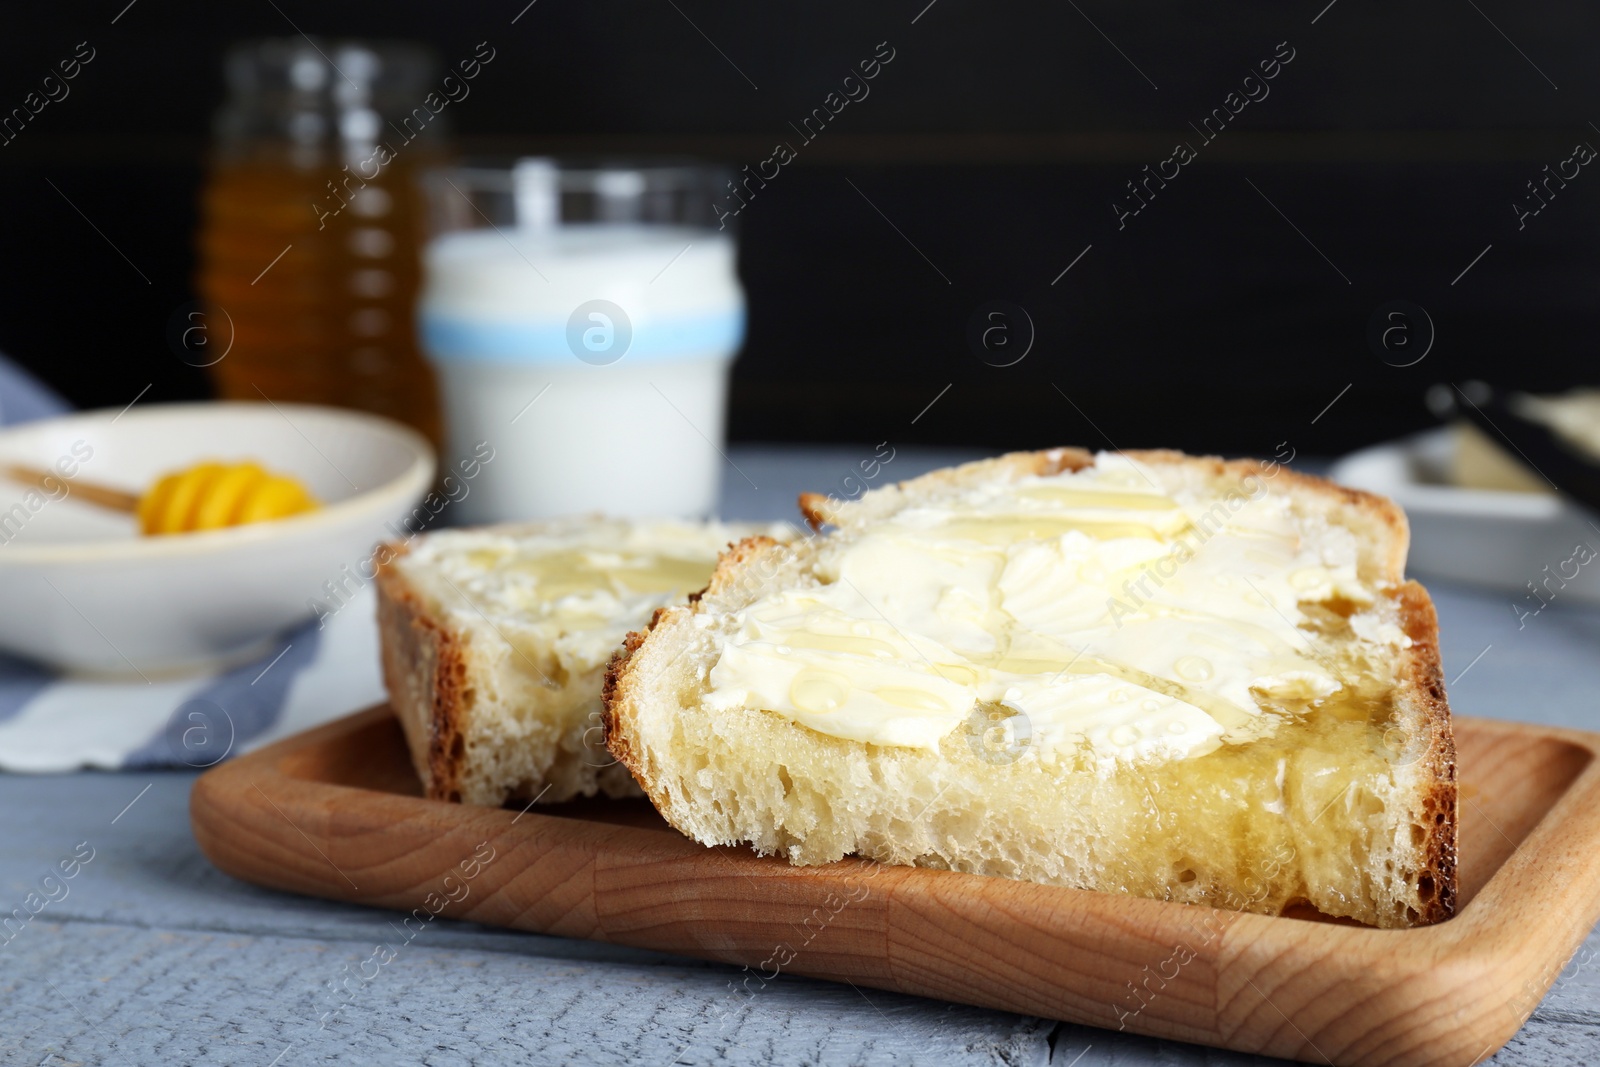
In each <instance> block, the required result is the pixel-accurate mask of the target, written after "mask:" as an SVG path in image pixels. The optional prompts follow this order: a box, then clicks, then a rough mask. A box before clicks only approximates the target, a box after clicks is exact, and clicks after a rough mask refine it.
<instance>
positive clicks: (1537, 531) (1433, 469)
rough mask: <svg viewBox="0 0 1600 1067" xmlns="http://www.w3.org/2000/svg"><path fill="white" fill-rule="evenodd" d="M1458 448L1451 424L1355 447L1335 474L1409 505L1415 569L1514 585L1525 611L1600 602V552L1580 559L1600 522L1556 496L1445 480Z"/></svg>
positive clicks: (1516, 603) (1596, 539) (1591, 546)
mask: <svg viewBox="0 0 1600 1067" xmlns="http://www.w3.org/2000/svg"><path fill="white" fill-rule="evenodd" d="M1451 448H1452V441H1451V432H1450V430H1449V429H1439V430H1429V431H1428V432H1426V433H1421V434H1417V435H1416V436H1414V437H1408V438H1404V439H1402V440H1400V441H1395V442H1392V443H1390V444H1385V445H1377V446H1375V447H1372V448H1367V449H1363V450H1362V451H1360V452H1355V453H1352V454H1351V455H1349V456H1346V457H1345V458H1344V459H1342V460H1340V461H1339V462H1338V463H1336V464H1334V466H1333V469H1332V470H1331V471H1330V472H1329V474H1328V476H1329V477H1330V478H1332V479H1333V480H1334V481H1336V482H1339V483H1341V484H1343V485H1348V486H1352V487H1354V488H1356V489H1366V490H1369V491H1370V492H1374V493H1381V494H1383V495H1384V496H1386V497H1389V498H1390V499H1391V500H1393V501H1394V502H1395V503H1397V504H1399V505H1400V506H1401V507H1403V508H1404V509H1405V511H1406V516H1407V518H1409V519H1410V520H1411V556H1410V563H1409V567H1408V569H1409V570H1410V571H1411V572H1412V573H1414V574H1416V575H1419V576H1424V577H1426V576H1433V577H1439V578H1452V579H1455V580H1457V581H1462V582H1470V583H1472V584H1474V585H1481V586H1488V587H1490V588H1494V589H1503V590H1506V591H1507V592H1510V593H1512V594H1513V595H1512V596H1511V597H1510V598H1508V603H1509V604H1510V605H1512V606H1513V607H1514V608H1515V609H1516V610H1520V611H1536V610H1538V609H1539V608H1540V605H1541V603H1554V602H1556V601H1559V600H1564V599H1571V600H1583V601H1588V602H1590V603H1596V602H1600V559H1595V560H1593V561H1592V562H1589V563H1588V564H1587V565H1585V564H1583V563H1581V562H1579V561H1581V560H1582V559H1584V558H1586V557H1587V555H1588V554H1589V552H1594V551H1600V529H1597V528H1596V527H1597V526H1600V521H1597V520H1596V519H1595V518H1594V517H1593V516H1592V515H1590V514H1589V513H1588V512H1586V511H1584V510H1583V509H1581V508H1579V507H1578V506H1577V505H1575V504H1571V503H1568V502H1567V501H1566V500H1565V499H1563V498H1561V497H1557V496H1554V495H1546V494H1542V493H1516V492H1509V491H1504V490H1497V489H1457V488H1455V487H1453V486H1449V485H1445V484H1442V482H1443V475H1444V472H1445V471H1446V470H1447V469H1448V467H1449V462H1450V450H1451ZM1580 545H1583V546H1586V550H1585V552H1584V553H1582V554H1579V553H1576V551H1575V550H1576V549H1577V547H1578V546H1580ZM1547 568H1548V569H1547ZM1530 582H1531V583H1532V584H1533V585H1534V586H1535V587H1536V589H1537V595H1538V599H1536V598H1535V595H1534V593H1533V592H1530V590H1529V588H1528V584H1529V583H1530Z"/></svg>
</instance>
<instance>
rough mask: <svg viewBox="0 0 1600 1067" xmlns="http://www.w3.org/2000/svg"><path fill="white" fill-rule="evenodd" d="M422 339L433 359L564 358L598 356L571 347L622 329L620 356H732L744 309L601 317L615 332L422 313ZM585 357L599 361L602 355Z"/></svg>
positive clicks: (526, 361)
mask: <svg viewBox="0 0 1600 1067" xmlns="http://www.w3.org/2000/svg"><path fill="white" fill-rule="evenodd" d="M417 325H418V330H419V332H420V333H421V338H422V343H423V346H424V348H425V349H426V350H427V352H428V355H429V357H430V358H431V359H433V360H434V361H435V362H438V363H520V364H530V363H564V362H567V361H570V360H572V359H573V357H574V356H577V357H578V358H580V359H583V358H584V357H585V355H592V356H598V355H602V354H603V353H604V352H605V349H604V348H591V349H590V350H589V352H587V353H585V352H581V351H578V350H574V348H573V345H578V346H579V349H582V347H583V346H584V344H585V340H584V339H585V337H589V338H591V339H592V340H593V343H594V344H602V343H607V342H610V343H614V341H611V340H610V339H611V338H620V336H621V335H622V332H623V331H626V334H627V336H628V340H627V342H626V345H627V347H626V349H625V350H624V351H623V353H622V355H621V356H617V357H616V358H618V359H622V358H626V359H627V360H631V361H640V360H665V359H676V358H681V357H684V356H719V355H720V356H727V357H729V358H731V357H732V356H733V355H734V353H735V352H737V351H738V349H739V345H740V344H741V343H742V342H743V341H744V326H745V314H744V309H743V308H740V309H738V310H735V311H731V312H728V311H723V312H717V313H714V314H709V315H701V316H695V317H684V318H671V319H662V320H659V321H654V322H646V323H629V324H627V325H623V324H621V323H612V322H611V321H609V320H608V321H607V322H606V326H607V327H608V328H609V329H612V330H613V331H614V332H612V333H605V332H599V333H594V334H590V333H589V332H588V331H587V330H583V329H579V330H576V331H575V330H574V328H573V326H572V324H571V323H566V322H552V321H550V320H548V319H546V320H543V321H520V322H519V321H502V322H495V321H492V320H488V321H486V320H484V319H463V318H456V317H453V316H448V315H435V314H429V313H427V312H422V313H420V314H419V315H418V316H417ZM585 362H591V363H597V364H604V363H609V362H613V360H611V359H605V358H589V359H586V360H585Z"/></svg>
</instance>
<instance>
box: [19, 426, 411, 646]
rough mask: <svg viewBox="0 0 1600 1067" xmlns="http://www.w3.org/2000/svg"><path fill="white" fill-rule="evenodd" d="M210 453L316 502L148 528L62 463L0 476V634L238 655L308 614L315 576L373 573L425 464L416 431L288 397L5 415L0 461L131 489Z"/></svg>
mask: <svg viewBox="0 0 1600 1067" xmlns="http://www.w3.org/2000/svg"><path fill="white" fill-rule="evenodd" d="M205 459H218V460H223V461H237V460H245V459H250V460H256V461H258V462H260V463H262V464H263V465H264V466H266V467H267V468H268V469H269V470H273V471H277V472H282V473H286V474H291V475H293V476H295V477H296V478H299V479H300V480H301V481H302V482H304V483H305V484H306V486H307V487H308V488H310V490H311V491H312V493H314V494H315V495H316V496H317V498H318V499H319V500H321V501H322V502H323V505H324V506H323V507H322V508H321V509H319V510H317V511H314V512H308V513H306V514H304V515H296V516H293V517H291V518H288V519H280V520H277V521H275V522H264V523H256V524H253V525H249V526H238V527H232V528H229V529H224V530H211V531H206V532H204V533H186V534H172V535H165V536H160V537H143V536H140V534H139V532H138V529H137V526H136V524H135V522H134V520H133V517H132V516H129V515H122V514H118V513H116V512H112V511H107V510H105V509H103V508H99V507H95V506H94V505H91V504H88V503H85V502H83V501H81V500H80V499H76V498H75V497H74V496H73V494H72V493H71V492H70V481H71V479H68V485H69V491H68V492H67V493H66V494H65V495H59V494H60V490H59V489H58V490H57V495H55V496H52V495H50V494H46V493H44V492H39V491H34V492H32V493H31V494H30V490H29V488H28V487H27V486H25V485H19V484H17V483H14V482H12V481H11V480H9V479H7V478H4V477H0V647H3V648H5V649H7V650H10V651H12V652H16V653H20V654H22V655H25V656H29V657H31V658H33V659H37V660H41V661H43V662H45V663H48V664H51V665H53V666H56V667H58V668H61V669H64V670H69V671H76V672H83V673H90V674H107V675H127V676H133V677H135V678H137V677H138V676H139V675H144V676H146V677H153V676H154V675H156V674H157V673H171V672H178V671H186V670H196V669H201V668H207V667H213V666H216V665H220V664H225V663H233V662H240V661H242V660H244V659H246V658H248V657H249V656H251V655H254V654H257V653H259V652H262V651H265V649H266V648H267V647H268V645H269V643H270V642H271V639H272V637H273V635H274V634H276V633H278V632H279V631H281V630H283V629H285V628H286V627H289V626H292V625H294V624H295V623H298V622H301V621H303V620H306V619H309V618H311V617H313V615H314V614H316V612H315V609H314V607H313V598H316V599H319V600H322V601H323V602H324V603H327V602H328V600H327V597H328V594H327V592H326V591H325V588H324V583H325V582H333V583H335V584H336V585H343V586H344V587H345V589H346V590H349V591H353V585H352V582H351V580H350V579H349V578H347V577H346V575H347V574H349V573H353V572H358V570H360V571H367V572H368V573H369V574H370V570H369V569H368V567H367V565H366V561H368V560H369V559H370V557H371V555H372V551H371V549H372V546H373V544H374V542H376V541H378V540H379V539H380V538H393V537H394V536H396V534H395V532H394V531H395V530H402V527H401V526H400V522H401V520H402V517H403V516H405V515H407V513H408V512H410V511H411V510H412V509H413V508H414V507H415V506H416V505H417V502H418V501H419V500H420V499H421V498H422V496H423V495H424V494H425V493H426V492H427V491H428V488H429V486H430V485H431V484H432V481H433V471H434V459H433V450H432V449H431V448H430V447H429V445H428V443H427V441H426V440H424V439H423V438H422V436H421V435H420V434H417V433H416V432H414V431H412V430H410V429H408V428H406V427H404V426H401V425H399V424H398V423H394V422H391V421H389V420H387V419H382V418H378V417H376V416H372V415H366V414H362V413H360V412H354V411H344V410H339V409H335V408H324V407H313V406H308V405H301V404H253V403H197V404H164V405H150V406H147V407H134V408H131V409H128V410H126V411H124V412H122V413H118V412H116V411H91V412H85V413H83V414H79V415H69V416H65V417H62V418H57V419H47V420H44V421H42V422H34V423H27V424H24V425H22V426H17V427H14V428H11V429H7V430H3V431H0V465H10V464H26V465H29V466H34V467H41V468H45V467H56V465H57V463H58V462H61V463H62V464H63V466H62V467H58V468H57V469H58V470H69V469H72V468H73V467H75V468H76V470H75V477H77V478H81V479H82V480H83V481H85V482H95V483H100V484H105V485H110V486H116V487H118V488H123V489H127V490H130V491H133V492H141V491H143V490H144V489H147V488H148V487H149V486H150V485H151V484H152V483H153V482H154V481H155V479H156V478H157V477H159V476H160V475H162V474H164V473H166V472H168V471H171V470H175V469H178V468H181V467H186V466H189V465H192V464H194V463H197V462H200V461H201V460H205ZM386 524H394V525H393V528H392V529H391V528H389V527H387V526H386ZM402 535H403V531H402ZM346 567H348V571H345V570H343V568H346ZM344 595H346V596H348V595H349V592H346V593H345V594H344ZM335 606H336V604H335Z"/></svg>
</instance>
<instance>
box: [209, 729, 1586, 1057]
mask: <svg viewBox="0 0 1600 1067" xmlns="http://www.w3.org/2000/svg"><path fill="white" fill-rule="evenodd" d="M1456 743H1457V747H1458V753H1459V773H1460V782H1461V784H1462V805H1461V868H1460V875H1461V897H1460V901H1461V905H1462V907H1461V911H1460V913H1459V914H1458V915H1457V917H1456V918H1455V919H1453V920H1451V921H1449V922H1447V923H1443V924H1440V925H1437V926H1433V927H1427V928H1422V929H1415V930H1403V931H1394V930H1374V929H1367V928H1363V927H1357V926H1351V925H1344V924H1335V923H1329V922H1316V921H1307V920H1303V919H1298V918H1271V917H1266V916H1260V915H1246V914H1240V913H1234V912H1223V911H1216V910H1213V909H1209V908H1202V907H1193V906H1185V905H1175V904H1168V903H1163V902H1160V901H1152V900H1143V899H1137V898H1130V897H1122V896H1116V895H1111V894H1100V893H1089V892H1082V891H1077V890H1069V889H1062V888H1059V887H1053V886H1040V885H1032V884H1028V883H1023V882H1013V881H1008V880H1005V879H997V878H983V877H978V876H975V875H965V874H956V873H952V872H947V871H932V870H923V869H918V868H906V867H887V866H880V865H878V864H874V863H870V862H864V861H854V860H846V861H843V862H841V863H836V864H832V865H829V866H826V867H813V868H796V867H790V866H789V865H787V864H786V863H784V862H782V861H780V860H776V859H772V858H764V857H759V856H756V855H754V854H753V853H751V852H749V851H747V850H743V849H733V848H723V849H706V848H704V847H702V846H700V845H698V844H696V843H694V842H692V841H689V840H688V839H686V838H684V837H682V836H681V835H679V834H678V833H677V832H676V831H673V830H672V829H670V828H669V827H667V826H666V825H665V824H664V823H662V822H661V820H660V819H659V817H657V816H656V815H655V813H654V812H653V811H652V810H651V809H650V808H649V807H648V806H647V805H646V804H644V803H643V802H642V801H641V802H615V801H606V802H586V803H580V804H570V805H556V806H549V807H539V808H535V809H529V810H526V811H516V810H503V809H491V808H471V807H464V806H459V805H450V804H444V803H438V802H434V801H428V800H424V799H422V798H421V797H420V796H419V795H418V791H419V790H418V786H417V782H416V778H415V775H414V774H413V773H412V771H411V768H410V764H409V761H408V759H407V755H406V751H405V745H404V741H403V739H402V737H401V734H400V731H399V728H398V726H397V725H396V724H395V722H394V720H393V718H392V716H391V713H390V712H389V710H388V709H387V707H382V706H380V707H375V708H372V709H369V710H367V711H364V712H361V713H358V714H356V715H353V716H351V717H349V718H347V719H344V720H341V721H339V722H336V723H332V724H329V725H328V726H324V727H322V728H320V729H317V730H313V731H309V732H307V733H304V734H301V735H298V736H296V737H293V738H290V739H288V740H285V741H283V742H280V743H279V744H277V745H274V746H272V747H270V748H267V749H263V750H261V751H260V752H257V753H254V754H252V755H249V756H245V757H243V758H241V759H238V760H235V761H233V762H231V763H227V764H224V765H222V766H221V767H218V768H217V769H215V770H213V771H211V772H209V773H207V774H206V775H204V776H203V777H202V778H201V779H200V780H199V781H198V782H197V784H196V786H195V789H194V792H193V796H192V800H191V817H192V821H193V826H194V831H195V836H196V839H197V840H198V842H199V844H200V846H201V848H202V850H203V851H204V852H205V854H206V855H207V856H208V857H209V858H210V859H211V860H212V862H214V863H216V864H217V866H219V867H220V868H222V869H223V870H224V871H227V872H228V873H230V874H233V875H235V876H237V877H239V878H242V879H245V880H247V881H251V882H255V883H259V884H262V885H268V886H272V887H275V888H281V889H287V890H291V891H294V892H300V893H306V894H311V895H315V896H321V897H328V898H333V899H339V900H348V901H353V902H357V903H364V904H370V905H376V906H382V907H388V908H396V909H400V910H409V911H411V912H412V917H410V918H407V919H406V920H404V926H405V927H406V928H407V929H410V928H411V927H412V926H413V925H415V926H416V927H418V928H420V927H421V926H422V925H423V924H425V923H426V922H427V921H429V920H430V919H431V917H432V915H434V914H443V915H449V916H453V917H457V918H464V919H470V920H473V921H476V922H481V923H487V924H492V925H499V926H507V927H512V928H515V929H522V930H535V931H541V932H547V933H553V934H560V935H565V936H570V937H582V938H590V939H595V940H601V941H608V942H614V943H617V944H624V945H631V946H637V947H642V948H651V949H659V950H664V951H668V952H675V953H681V954H685V955H691V956H698V957H702V958H706V959H713V960H718V961H723V962H728V963H733V964H739V965H744V966H745V968H746V969H745V970H744V971H742V972H741V973H740V976H739V980H740V982H741V984H742V986H743V988H744V989H745V990H747V991H748V992H750V994H751V995H754V994H755V993H756V992H759V990H760V989H761V988H762V987H763V986H764V985H765V984H766V983H767V982H769V981H771V980H772V978H774V977H775V976H776V975H777V974H778V973H779V972H785V973H794V974H805V975H811V976H814V977H819V978H825V979H832V980H839V981H849V982H853V983H855V984H857V985H862V986H873V987H878V988H882V989H893V990H898V991H902V992H908V993H915V994H921V995H925V996H932V997H939V998H943V999H946V1000H952V1001H958V1002H962V1003H968V1004H976V1005H981V1006H985V1007H993V1008H1000V1009H1005V1010H1009V1011H1016V1012H1022V1013H1025V1014H1030V1015H1039V1016H1045V1017H1048V1018H1055V1019H1061V1020H1065V1021H1068V1022H1078V1023H1087V1024H1090V1025H1094V1026H1102V1027H1107V1028H1110V1029H1126V1030H1128V1031H1132V1032H1136V1033H1144V1034H1151V1035H1155V1036H1158V1037H1168V1038H1176V1039H1180V1040H1185V1041H1193V1042H1199V1043H1204V1044H1209V1045H1215V1046H1219V1047H1224V1048H1231V1049H1237V1050H1240V1051H1246V1052H1259V1053H1265V1054H1268V1055H1274V1056H1283V1057H1289V1058H1293V1059H1299V1060H1305V1061H1308V1062H1314V1063H1330V1064H1352V1065H1357V1064H1359V1065H1368V1064H1371V1065H1424V1064H1429V1065H1434V1064H1437V1065H1461V1067H1466V1065H1469V1064H1474V1063H1477V1062H1479V1061H1481V1060H1482V1059H1485V1058H1487V1057H1488V1056H1489V1055H1490V1054H1492V1053H1493V1052H1494V1051H1495V1050H1496V1049H1498V1048H1499V1047H1500V1046H1501V1045H1502V1044H1503V1043H1504V1042H1505V1041H1506V1040H1508V1039H1509V1038H1510V1037H1511V1035H1512V1034H1513V1033H1515V1032H1516V1030H1517V1029H1518V1027H1520V1026H1521V1025H1522V1023H1523V1022H1524V1021H1525V1020H1526V1018H1527V1016H1528V1015H1529V1014H1530V1013H1531V1012H1532V1011H1533V1009H1534V1008H1535V1007H1536V1006H1537V1004H1538V1003H1539V1000H1540V998H1541V997H1542V996H1543V994H1544V992H1545V991H1546V990H1547V989H1548V988H1549V986H1550V985H1551V983H1552V982H1553V981H1554V980H1555V978H1556V977H1557V975H1558V974H1559V973H1560V971H1561V968H1562V966H1563V965H1564V964H1565V963H1566V961H1567V960H1568V958H1569V957H1570V956H1571V954H1572V953H1573V952H1574V951H1575V950H1576V949H1577V947H1578V946H1579V944H1580V943H1581V942H1582V940H1583V938H1584V936H1585V934H1586V933H1587V932H1588V931H1589V929H1590V927H1591V926H1592V925H1593V924H1594V922H1595V919H1596V918H1597V916H1600V848H1597V847H1596V846H1597V845H1600V764H1597V763H1596V761H1595V760H1594V755H1595V753H1596V751H1597V747H1600V735H1596V734H1589V733H1583V732H1579V731H1573V730H1563V729H1557V728H1551V727H1543V726H1528V725H1519V724H1510V723H1499V722H1492V721H1487V720H1481V719H1468V718H1458V719H1457V720H1456Z"/></svg>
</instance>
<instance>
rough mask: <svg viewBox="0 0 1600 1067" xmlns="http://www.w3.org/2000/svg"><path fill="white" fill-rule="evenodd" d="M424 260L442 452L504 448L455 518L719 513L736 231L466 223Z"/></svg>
mask: <svg viewBox="0 0 1600 1067" xmlns="http://www.w3.org/2000/svg"><path fill="white" fill-rule="evenodd" d="M424 274H425V277H424V289H423V294H422V297H421V300H420V303H419V319H420V325H421V335H422V338H423V344H424V347H425V348H426V350H427V352H428V355H429V357H430V358H431V359H432V361H433V364H434V368H435V370H436V372H437V374H438V377H439V387H440V394H441V397H442V400H443V403H444V416H445V421H446V427H447V432H448V444H447V449H448V451H447V454H446V455H445V456H444V457H443V460H444V465H445V467H446V469H450V468H453V467H455V466H456V465H457V461H458V459H461V458H470V457H472V456H474V455H475V453H476V454H480V455H482V454H488V453H487V449H484V448H482V447H481V444H482V443H486V444H487V447H488V448H489V449H493V458H492V459H491V460H490V461H489V462H488V463H487V464H485V465H483V466H482V468H481V469H480V471H479V473H478V475H477V476H476V477H475V478H473V479H472V480H471V481H470V482H469V483H466V485H467V495H466V496H465V497H464V498H462V499H460V501H459V503H457V504H456V505H454V507H453V509H452V511H453V519H452V521H455V522H496V521H504V520H510V519H522V518H543V517H549V516H555V515H570V514H578V513H584V512H604V513H606V514H608V515H617V516H630V517H633V516H684V517H698V516H704V515H709V514H710V513H712V512H713V511H714V509H715V507H716V501H717V488H718V484H719V481H720V478H721V474H722V467H723V464H724V460H723V458H722V455H721V451H720V449H721V444H722V437H723V417H724V406H725V403H726V395H727V382H728V374H729V370H730V368H731V366H732V363H733V357H734V355H735V354H736V352H737V351H738V348H739V344H740V342H741V341H742V340H743V336H744V292H743V290H742V289H741V288H740V286H739V281H738V276H737V274H736V273H735V267H734V243H733V239H732V237H731V236H730V235H728V234H726V233H721V232H718V231H715V230H706V229H699V228H694V227H679V226H669V225H635V224H626V223H582V224H566V225H553V226H549V227H546V228H539V229H533V228H528V229H512V228H505V227H502V228H499V229H492V228H491V229H473V230H461V231H457V232H454V233H446V234H444V235H442V236H440V237H437V238H435V239H434V240H433V241H432V242H431V243H430V244H429V245H428V246H427V248H426V250H425V252H424Z"/></svg>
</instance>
